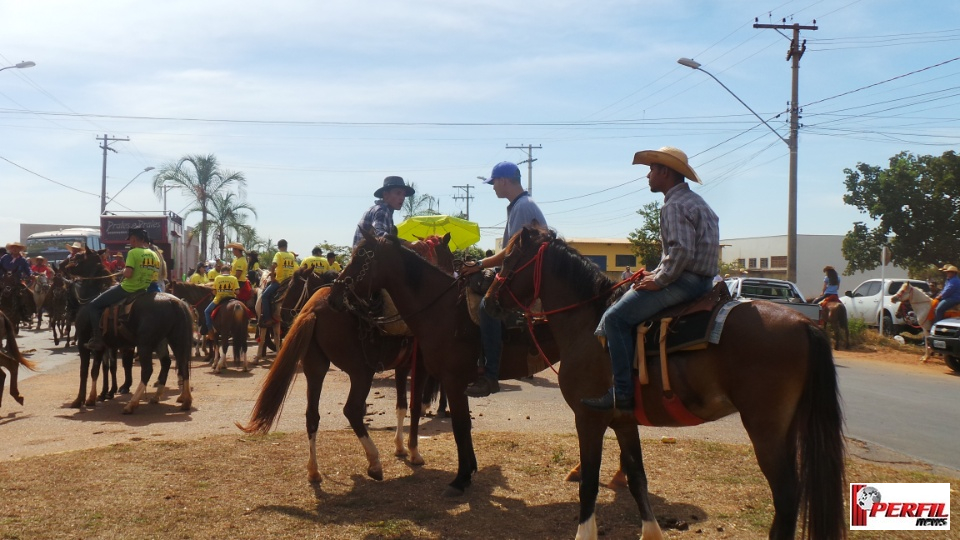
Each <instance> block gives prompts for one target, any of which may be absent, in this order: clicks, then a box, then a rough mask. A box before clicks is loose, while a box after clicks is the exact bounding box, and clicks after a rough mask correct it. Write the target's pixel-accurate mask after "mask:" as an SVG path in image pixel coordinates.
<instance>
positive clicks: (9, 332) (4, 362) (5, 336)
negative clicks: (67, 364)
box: [0, 313, 37, 405]
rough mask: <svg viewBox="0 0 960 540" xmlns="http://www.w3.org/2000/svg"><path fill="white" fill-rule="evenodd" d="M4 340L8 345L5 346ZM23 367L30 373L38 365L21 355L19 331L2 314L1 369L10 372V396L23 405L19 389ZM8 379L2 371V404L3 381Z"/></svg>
mask: <svg viewBox="0 0 960 540" xmlns="http://www.w3.org/2000/svg"><path fill="white" fill-rule="evenodd" d="M4 340H6V345H4V344H3V342H4ZM21 365H22V366H23V367H25V368H27V369H29V370H30V371H36V370H37V365H36V364H34V363H33V362H31V361H29V360H27V359H26V358H24V357H23V355H22V354H20V348H19V347H18V346H17V331H16V328H15V327H14V326H13V322H11V321H10V319H9V318H7V316H6V315H4V314H3V313H0V368H3V369H6V370H7V371H8V372H10V395H11V396H12V397H13V399H15V400H17V403H19V404H21V405H23V396H21V395H20V390H19V389H18V388H17V374H18V371H19V369H20V366H21ZM6 377H7V375H6V373H4V372H3V370H2V369H0V404H2V403H3V381H4V379H6Z"/></svg>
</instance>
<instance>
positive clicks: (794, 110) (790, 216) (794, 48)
mask: <svg viewBox="0 0 960 540" xmlns="http://www.w3.org/2000/svg"><path fill="white" fill-rule="evenodd" d="M786 22H787V21H786V19H783V23H784V24H754V25H753V27H754V28H772V29H774V30H793V39H791V40H790V49H788V50H787V60H789V61H790V62H792V68H793V83H792V88H791V92H790V138H789V139H788V141H787V142H788V143H789V145H790V181H789V185H788V188H787V193H788V194H787V199H788V202H787V281H793V282H794V283H796V281H797V147H798V144H797V143H798V141H797V132H798V131H799V128H800V104H799V102H798V100H799V99H800V98H799V86H800V82H799V81H800V58H801V57H802V56H803V53H804V52H805V51H806V50H807V40H803V43H801V42H800V30H817V26H816V25H817V21H813V25H811V26H803V25H800V24H797V23H794V24H786ZM754 23H756V19H754Z"/></svg>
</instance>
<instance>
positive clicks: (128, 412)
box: [121, 407, 133, 414]
mask: <svg viewBox="0 0 960 540" xmlns="http://www.w3.org/2000/svg"><path fill="white" fill-rule="evenodd" d="M121 413H123V414H133V409H131V408H129V407H124V408H123V410H122V411H121Z"/></svg>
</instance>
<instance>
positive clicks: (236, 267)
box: [213, 242, 253, 303]
mask: <svg viewBox="0 0 960 540" xmlns="http://www.w3.org/2000/svg"><path fill="white" fill-rule="evenodd" d="M227 247H228V248H230V249H232V250H233V263H231V264H230V270H229V272H230V275H231V276H233V277H235V278H237V283H239V284H240V290H239V291H237V299H238V300H240V301H241V302H244V303H246V301H247V300H249V299H250V296H252V295H253V289H252V288H250V279H249V278H248V277H247V258H246V257H245V256H244V255H243V252H244V249H243V244H241V243H240V242H231V243H229V244H227ZM213 287H214V288H216V287H217V286H216V282H214V286H213Z"/></svg>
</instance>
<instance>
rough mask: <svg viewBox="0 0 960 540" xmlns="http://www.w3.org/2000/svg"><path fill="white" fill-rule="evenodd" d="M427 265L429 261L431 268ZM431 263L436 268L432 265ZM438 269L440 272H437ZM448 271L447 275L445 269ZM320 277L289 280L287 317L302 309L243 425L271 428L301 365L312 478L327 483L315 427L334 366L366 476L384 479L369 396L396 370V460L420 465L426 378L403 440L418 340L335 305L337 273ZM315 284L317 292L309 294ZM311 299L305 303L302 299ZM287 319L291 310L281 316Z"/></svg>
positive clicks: (446, 256) (446, 260)
mask: <svg viewBox="0 0 960 540" xmlns="http://www.w3.org/2000/svg"><path fill="white" fill-rule="evenodd" d="M448 241H449V238H447V239H445V240H444V241H443V242H442V244H441V245H438V246H436V247H437V249H436V254H437V259H438V260H437V264H438V265H441V266H443V267H445V268H447V269H448V271H450V272H452V269H453V258H452V255H451V254H450V250H449V249H448V248H447V242H448ZM428 266H429V265H428ZM431 268H433V267H432V266H431ZM438 271H439V270H438ZM441 273H442V272H441ZM330 274H333V273H331V272H328V273H327V274H325V275H317V274H315V273H314V272H313V270H312V269H306V270H298V271H297V273H295V274H294V276H293V277H291V278H290V280H289V281H290V285H289V287H290V288H289V289H288V293H287V296H286V298H285V300H284V303H283V304H282V307H281V309H282V310H284V312H285V313H286V314H290V313H293V312H298V313H299V315H297V317H296V319H295V320H294V321H293V326H292V327H291V328H290V331H289V332H288V334H287V338H286V340H285V341H284V343H283V346H282V347H281V349H280V352H279V353H278V354H277V357H276V359H275V360H274V362H273V365H272V366H271V367H270V372H269V373H268V374H267V378H266V380H265V381H264V383H263V386H262V387H261V391H260V395H259V396H258V398H257V403H256V405H255V406H254V409H253V411H252V412H251V414H250V421H249V422H248V423H247V424H246V425H245V426H241V425H240V424H237V425H238V427H240V429H242V430H244V431H246V432H247V433H266V432H267V431H269V430H270V427H271V426H272V425H273V423H274V422H275V421H276V419H277V417H278V416H279V414H280V410H281V408H282V405H283V401H284V399H285V398H286V394H287V389H288V388H289V386H290V384H291V383H292V382H293V378H294V376H295V375H296V372H297V367H298V365H299V366H302V368H303V373H304V375H305V376H306V378H307V413H306V417H307V426H306V427H307V437H308V439H309V441H310V460H309V462H308V464H307V471H308V475H309V478H310V481H312V482H319V481H321V477H320V472H319V468H318V465H317V440H316V439H317V430H318V428H319V423H320V412H319V403H320V393H321V391H322V389H323V381H324V378H325V377H326V375H327V372H328V371H329V369H330V365H331V363H332V364H333V365H335V366H336V367H338V368H339V369H341V370H342V371H343V372H344V373H346V374H347V375H348V376H349V377H350V394H349V396H348V397H347V401H346V403H345V404H344V407H343V414H344V416H345V417H346V418H347V421H348V422H349V423H350V427H351V428H353V431H354V433H355V434H356V436H357V438H358V439H359V440H360V444H361V445H362V446H363V448H364V452H365V453H366V456H367V462H368V466H367V474H368V475H369V476H370V477H371V478H374V479H376V480H382V479H383V465H382V463H381V461H380V453H379V450H378V449H377V447H376V445H375V444H374V443H373V441H372V440H371V439H370V436H369V434H368V433H367V428H366V425H365V424H364V422H363V417H364V414H365V413H366V410H367V407H366V398H367V395H368V394H369V393H370V387H371V385H372V383H373V377H374V375H375V374H376V373H377V372H379V371H384V370H390V369H392V370H395V379H396V388H397V409H396V415H397V431H396V438H395V441H394V442H395V443H396V451H395V454H394V455H396V456H398V457H404V456H408V455H409V459H410V463H411V464H413V465H422V464H423V457H422V456H421V455H420V452H419V450H418V439H417V437H418V433H419V419H420V416H421V407H422V401H423V400H422V399H419V398H421V397H422V396H423V394H424V393H425V391H424V388H425V386H426V384H427V380H426V377H423V376H419V377H414V378H413V394H414V396H415V399H413V400H412V406H411V407H410V436H409V444H408V446H409V452H408V450H407V448H406V447H405V446H404V441H403V421H404V418H405V417H406V413H407V398H406V379H407V375H408V374H409V373H410V371H411V368H412V367H413V366H414V365H420V367H421V370H422V361H418V362H417V363H416V364H415V363H414V362H415V361H414V360H413V358H414V354H413V352H414V342H413V339H411V338H410V337H407V336H389V335H384V334H382V333H381V332H380V330H379V329H378V328H376V326H375V325H374V324H373V323H372V322H371V321H370V320H368V319H367V318H365V317H358V316H357V315H355V314H354V313H350V312H343V311H337V310H334V309H333V308H332V307H331V306H330V303H329V296H330V287H328V286H324V285H325V284H326V282H327V280H329V279H330V278H331V277H336V275H335V274H333V275H330ZM311 289H314V291H315V292H312V294H310V293H311ZM303 298H307V300H306V303H305V304H301V299H303ZM283 316H284V317H286V316H288V315H283Z"/></svg>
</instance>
